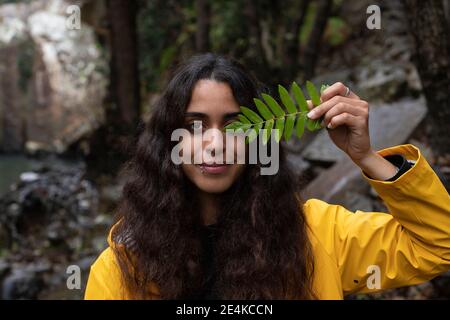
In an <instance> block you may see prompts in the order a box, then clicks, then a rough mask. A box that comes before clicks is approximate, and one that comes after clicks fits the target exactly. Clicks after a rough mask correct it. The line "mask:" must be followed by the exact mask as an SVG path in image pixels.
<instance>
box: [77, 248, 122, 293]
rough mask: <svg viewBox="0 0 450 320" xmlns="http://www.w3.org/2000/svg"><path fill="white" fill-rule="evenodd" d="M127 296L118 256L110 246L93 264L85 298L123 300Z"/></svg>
mask: <svg viewBox="0 0 450 320" xmlns="http://www.w3.org/2000/svg"><path fill="white" fill-rule="evenodd" d="M126 298H127V297H126V294H125V290H123V288H122V284H121V274H120V270H119V267H118V265H117V262H116V257H115V255H114V252H113V250H112V249H111V247H108V248H107V249H105V250H104V251H103V252H102V253H101V254H100V256H99V257H98V258H97V260H96V261H95V262H94V264H92V266H91V269H90V273H89V278H88V282H87V285H86V291H85V296H84V299H86V300H122V299H126Z"/></svg>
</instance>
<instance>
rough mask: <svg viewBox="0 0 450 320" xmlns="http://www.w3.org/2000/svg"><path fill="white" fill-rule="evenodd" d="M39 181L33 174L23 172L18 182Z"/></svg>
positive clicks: (36, 175)
mask: <svg viewBox="0 0 450 320" xmlns="http://www.w3.org/2000/svg"><path fill="white" fill-rule="evenodd" d="M38 179H39V175H38V174H37V173H35V172H23V173H22V174H21V175H20V180H21V181H22V182H33V181H36V180H38Z"/></svg>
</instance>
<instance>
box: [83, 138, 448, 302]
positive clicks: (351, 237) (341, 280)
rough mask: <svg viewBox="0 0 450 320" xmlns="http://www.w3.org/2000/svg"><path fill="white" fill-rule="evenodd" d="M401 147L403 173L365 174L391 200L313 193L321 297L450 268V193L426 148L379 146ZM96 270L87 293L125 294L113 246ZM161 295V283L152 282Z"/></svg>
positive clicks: (310, 204) (312, 234)
mask: <svg viewBox="0 0 450 320" xmlns="http://www.w3.org/2000/svg"><path fill="white" fill-rule="evenodd" d="M378 153H379V154H380V155H382V156H387V155H390V154H395V153H400V154H402V155H403V156H405V157H406V159H407V160H413V161H415V164H414V165H413V166H412V168H410V169H409V170H408V171H407V172H405V173H404V174H403V175H401V176H400V177H399V178H397V180H395V181H391V182H386V181H379V180H373V179H371V178H369V177H367V176H366V175H365V174H364V172H362V171H361V174H362V175H363V176H364V178H365V179H366V180H367V182H368V183H370V185H372V187H373V188H374V189H375V190H376V191H377V193H378V194H379V196H380V197H381V198H382V199H383V200H384V202H385V204H386V205H387V207H388V208H389V213H390V214H386V213H383V212H363V211H359V210H358V211H356V212H351V211H349V210H347V209H345V208H344V207H342V206H339V205H333V204H328V203H326V202H324V201H321V200H318V199H309V200H308V201H306V202H305V203H304V204H303V210H304V213H305V215H306V219H307V221H308V225H309V227H310V228H309V230H310V231H309V238H310V240H311V243H312V247H313V252H314V256H315V265H316V267H315V278H314V284H313V286H314V290H315V292H316V294H317V296H318V297H319V298H321V299H342V298H343V297H344V295H347V294H350V293H368V292H376V291H380V290H385V289H389V288H394V287H400V286H407V285H414V284H418V283H421V282H424V281H427V280H430V279H432V278H433V277H435V276H437V275H438V274H440V273H442V272H444V271H447V270H449V269H450V197H449V194H448V193H447V191H446V190H445V188H444V186H443V185H442V183H441V181H440V180H439V178H438V177H437V176H436V174H435V173H434V171H433V170H432V169H431V167H430V166H429V164H428V163H427V161H426V159H425V158H424V157H423V156H422V155H421V153H420V150H419V149H418V148H416V147H415V146H413V145H410V144H405V145H400V146H395V147H391V148H387V149H383V150H381V151H378ZM108 243H109V245H110V247H108V248H107V249H106V250H104V251H103V252H102V253H101V255H100V256H99V257H98V259H97V260H96V261H95V263H94V264H93V265H92V266H91V271H90V275H89V279H88V283H87V288H86V292H85V298H86V299H127V298H129V296H128V294H127V293H126V292H125V290H123V288H122V287H121V281H120V277H121V276H120V271H119V269H118V267H117V264H116V261H115V257H114V254H113V251H112V249H111V246H113V245H114V243H112V241H111V233H110V236H109V238H108ZM151 291H152V292H153V294H154V295H153V296H152V297H150V298H155V299H158V297H159V295H158V288H157V286H156V285H154V286H153V287H152V288H151Z"/></svg>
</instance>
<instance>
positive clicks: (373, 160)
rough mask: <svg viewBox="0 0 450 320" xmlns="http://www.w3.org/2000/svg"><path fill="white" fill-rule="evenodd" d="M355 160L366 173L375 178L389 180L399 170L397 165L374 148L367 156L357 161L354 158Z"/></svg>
mask: <svg viewBox="0 0 450 320" xmlns="http://www.w3.org/2000/svg"><path fill="white" fill-rule="evenodd" d="M353 162H355V164H356V165H357V166H358V167H360V168H361V170H362V171H363V172H364V173H366V175H369V176H370V177H372V178H373V179H375V180H383V181H385V180H388V179H390V178H391V177H393V176H394V175H395V174H396V173H397V172H398V168H397V167H396V166H394V165H393V164H392V163H391V162H389V161H388V160H386V159H384V158H383V157H382V156H381V155H379V154H378V153H377V152H376V151H374V150H371V151H370V152H369V153H368V154H367V156H365V157H363V158H361V159H358V160H356V161H355V160H353Z"/></svg>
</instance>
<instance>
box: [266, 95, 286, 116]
mask: <svg viewBox="0 0 450 320" xmlns="http://www.w3.org/2000/svg"><path fill="white" fill-rule="evenodd" d="M261 96H262V97H263V98H264V101H266V102H267V104H268V105H269V107H270V109H271V110H272V112H273V114H274V115H275V116H276V117H283V116H284V111H283V109H281V107H280V105H279V104H278V102H276V100H275V99H274V98H272V97H271V96H269V95H268V94H265V93H263V94H261Z"/></svg>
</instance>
